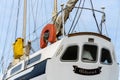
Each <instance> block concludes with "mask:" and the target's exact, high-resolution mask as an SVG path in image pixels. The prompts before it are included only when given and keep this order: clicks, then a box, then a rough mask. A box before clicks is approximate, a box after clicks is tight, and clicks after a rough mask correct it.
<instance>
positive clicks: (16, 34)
mask: <svg viewBox="0 0 120 80" xmlns="http://www.w3.org/2000/svg"><path fill="white" fill-rule="evenodd" d="M19 10H20V0H18V9H17V18H16V28H15V40H16V38H17V28H18V17H19Z"/></svg>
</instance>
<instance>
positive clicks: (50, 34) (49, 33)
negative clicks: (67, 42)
mask: <svg viewBox="0 0 120 80" xmlns="http://www.w3.org/2000/svg"><path fill="white" fill-rule="evenodd" d="M55 41H56V29H55V26H54V24H47V25H46V26H45V27H44V28H43V30H42V33H41V36H40V48H45V47H46V46H47V43H48V42H50V43H54V42H55Z"/></svg>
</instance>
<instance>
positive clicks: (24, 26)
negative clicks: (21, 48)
mask: <svg viewBox="0 0 120 80" xmlns="http://www.w3.org/2000/svg"><path fill="white" fill-rule="evenodd" d="M26 15H27V0H24V15H23V34H22V36H23V39H24V45H25V44H26Z"/></svg>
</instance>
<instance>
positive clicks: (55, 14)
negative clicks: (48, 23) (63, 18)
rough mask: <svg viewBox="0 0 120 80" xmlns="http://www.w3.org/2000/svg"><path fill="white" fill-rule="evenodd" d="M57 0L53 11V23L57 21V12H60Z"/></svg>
mask: <svg viewBox="0 0 120 80" xmlns="http://www.w3.org/2000/svg"><path fill="white" fill-rule="evenodd" d="M57 9H58V8H57V0H54V10H53V13H52V20H53V23H54V22H55V20H56V18H57V13H58V10H57Z"/></svg>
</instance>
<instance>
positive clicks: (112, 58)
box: [100, 47, 113, 65]
mask: <svg viewBox="0 0 120 80" xmlns="http://www.w3.org/2000/svg"><path fill="white" fill-rule="evenodd" d="M103 49H106V50H108V51H109V54H110V58H111V63H108V64H106V63H103V62H102V61H101V59H102V50H103ZM100 63H101V64H103V65H112V64H113V58H112V54H111V51H110V49H108V48H105V47H103V48H101V50H100Z"/></svg>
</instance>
